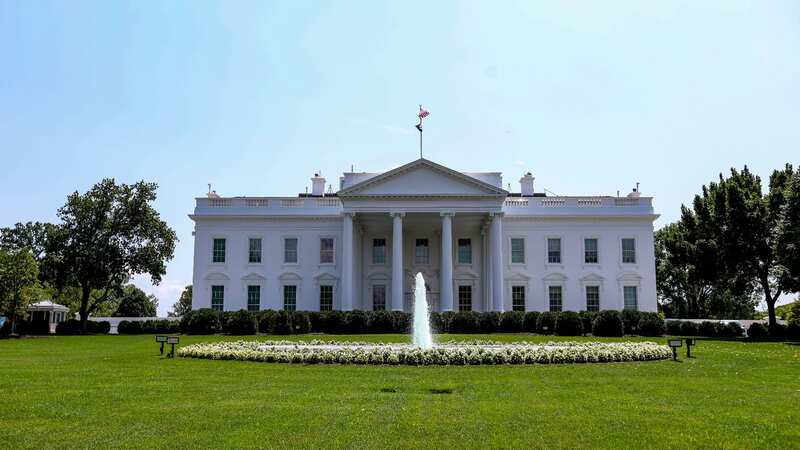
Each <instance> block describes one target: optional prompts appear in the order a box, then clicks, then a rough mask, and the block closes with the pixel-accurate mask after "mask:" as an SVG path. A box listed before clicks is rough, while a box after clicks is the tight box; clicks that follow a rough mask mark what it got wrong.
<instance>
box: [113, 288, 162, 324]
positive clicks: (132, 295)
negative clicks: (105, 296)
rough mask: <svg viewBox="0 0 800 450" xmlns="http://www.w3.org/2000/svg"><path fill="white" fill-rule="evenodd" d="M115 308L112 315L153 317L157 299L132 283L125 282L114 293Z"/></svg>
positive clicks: (156, 307)
mask: <svg viewBox="0 0 800 450" xmlns="http://www.w3.org/2000/svg"><path fill="white" fill-rule="evenodd" d="M114 296H115V297H116V300H115V301H116V303H117V309H116V311H114V314H113V316H114V317H155V316H156V311H157V310H158V299H157V298H156V297H155V296H154V295H152V294H151V295H147V293H145V292H144V291H143V290H141V289H139V288H138V287H136V286H134V285H133V284H126V285H125V286H124V287H123V288H122V289H121V290H120V291H119V292H117V293H115V294H114Z"/></svg>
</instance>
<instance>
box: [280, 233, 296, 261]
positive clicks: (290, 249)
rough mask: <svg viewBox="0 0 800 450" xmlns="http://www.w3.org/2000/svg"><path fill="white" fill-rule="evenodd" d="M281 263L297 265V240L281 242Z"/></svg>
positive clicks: (289, 239) (288, 239) (291, 239)
mask: <svg viewBox="0 0 800 450" xmlns="http://www.w3.org/2000/svg"><path fill="white" fill-rule="evenodd" d="M283 263H284V264H297V238H286V239H284V240H283Z"/></svg>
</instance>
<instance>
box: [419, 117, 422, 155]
mask: <svg viewBox="0 0 800 450" xmlns="http://www.w3.org/2000/svg"><path fill="white" fill-rule="evenodd" d="M420 122H422V121H420ZM419 159H422V128H421V127H420V130H419Z"/></svg>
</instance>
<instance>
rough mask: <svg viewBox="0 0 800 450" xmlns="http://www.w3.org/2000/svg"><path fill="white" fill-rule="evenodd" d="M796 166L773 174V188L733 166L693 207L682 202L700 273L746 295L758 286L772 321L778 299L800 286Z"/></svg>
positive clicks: (689, 243)
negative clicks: (797, 261) (766, 186)
mask: <svg viewBox="0 0 800 450" xmlns="http://www.w3.org/2000/svg"><path fill="white" fill-rule="evenodd" d="M797 179H798V173H797V172H795V171H794V170H793V168H792V166H791V165H789V164H787V165H786V166H785V167H784V168H783V169H781V170H776V171H774V172H773V173H772V176H770V180H769V190H768V192H767V193H766V194H764V193H763V192H762V186H761V179H760V178H759V177H758V176H755V175H753V174H752V173H751V172H750V171H749V169H748V168H747V167H746V166H745V168H744V169H743V170H741V171H738V170H736V169H731V173H730V176H729V177H728V178H725V177H723V175H722V174H720V176H719V181H718V182H715V183H709V185H708V186H703V188H702V193H701V194H699V195H696V196H695V198H694V202H693V204H692V209H689V208H686V207H682V214H681V219H680V221H679V223H680V225H679V227H680V229H681V232H682V233H685V234H684V235H683V237H685V239H686V243H685V244H677V246H678V247H685V248H687V249H688V252H689V257H688V260H690V261H693V262H695V263H696V264H697V267H698V268H699V271H700V275H699V277H700V278H701V279H702V280H704V281H708V280H714V282H713V283H714V285H715V286H724V287H725V290H726V291H728V293H729V295H733V296H734V297H741V298H747V293H748V292H752V291H753V290H754V289H755V288H758V289H759V290H760V291H761V293H762V294H763V296H764V301H765V302H766V304H767V311H768V316H769V323H770V326H774V324H775V302H776V301H777V300H778V298H779V297H780V296H781V294H783V293H787V292H796V291H797V290H798V289H800V279H799V278H798V277H800V268H798V267H797V265H796V261H795V259H796V258H798V256H797V252H796V251H790V250H787V249H797V246H798V237H800V220H798V216H800V198H798V197H800V193H798V192H797V191H798V190H799V189H800V181H798V180H797Z"/></svg>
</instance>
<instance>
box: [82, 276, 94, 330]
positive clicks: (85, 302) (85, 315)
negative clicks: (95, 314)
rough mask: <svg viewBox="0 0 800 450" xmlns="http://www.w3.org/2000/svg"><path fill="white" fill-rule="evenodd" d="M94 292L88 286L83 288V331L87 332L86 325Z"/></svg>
mask: <svg viewBox="0 0 800 450" xmlns="http://www.w3.org/2000/svg"><path fill="white" fill-rule="evenodd" d="M91 293H92V290H91V289H90V288H89V287H88V286H86V285H83V286H81V310H80V315H81V331H83V332H84V333H85V332H86V323H87V321H88V320H89V296H90V295H91Z"/></svg>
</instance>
